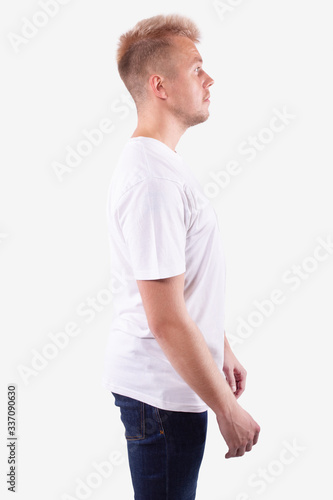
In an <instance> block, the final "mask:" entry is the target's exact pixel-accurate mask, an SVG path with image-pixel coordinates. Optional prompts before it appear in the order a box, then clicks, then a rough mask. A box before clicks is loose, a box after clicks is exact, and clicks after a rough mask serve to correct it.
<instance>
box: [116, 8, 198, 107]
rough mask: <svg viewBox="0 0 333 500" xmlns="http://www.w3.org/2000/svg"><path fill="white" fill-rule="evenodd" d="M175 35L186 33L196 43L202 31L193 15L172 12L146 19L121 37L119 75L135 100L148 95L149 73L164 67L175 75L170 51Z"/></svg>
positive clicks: (139, 101) (184, 34)
mask: <svg viewBox="0 0 333 500" xmlns="http://www.w3.org/2000/svg"><path fill="white" fill-rule="evenodd" d="M174 36H183V37H187V38H189V39H190V40H192V41H193V42H194V43H197V42H199V41H200V40H199V38H200V36H201V35H200V31H199V29H198V27H197V26H196V24H195V23H194V22H193V21H192V20H191V19H189V18H187V17H184V16H180V15H177V14H170V15H159V16H154V17H150V18H148V19H143V20H141V21H139V22H138V23H137V24H136V25H135V26H134V28H132V29H131V30H129V31H128V32H127V33H124V34H123V35H121V37H120V38H119V44H118V50H117V64H118V71H119V75H120V77H121V79H122V80H123V82H124V84H125V86H126V88H127V89H128V91H129V92H130V94H131V95H132V97H133V99H134V101H135V102H136V104H139V103H141V102H142V101H143V100H144V98H145V96H146V89H145V83H146V82H147V80H148V78H149V76H150V73H152V72H154V71H157V70H161V69H162V71H163V72H164V73H165V76H168V77H170V78H173V76H174V73H173V67H172V60H171V59H170V52H171V50H172V48H173V43H172V41H173V37H174Z"/></svg>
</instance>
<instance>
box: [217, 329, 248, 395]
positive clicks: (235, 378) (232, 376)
mask: <svg viewBox="0 0 333 500" xmlns="http://www.w3.org/2000/svg"><path fill="white" fill-rule="evenodd" d="M223 372H224V374H225V377H226V380H227V382H228V384H229V386H230V388H231V390H232V392H233V393H234V395H235V397H236V399H238V398H239V396H240V395H241V394H242V393H243V392H244V390H245V381H246V375H247V372H246V370H245V368H244V367H243V366H242V365H241V364H240V362H239V361H238V359H237V358H236V356H235V355H234V353H233V352H232V350H231V347H230V345H229V342H228V340H227V338H226V337H225V342H224V363H223Z"/></svg>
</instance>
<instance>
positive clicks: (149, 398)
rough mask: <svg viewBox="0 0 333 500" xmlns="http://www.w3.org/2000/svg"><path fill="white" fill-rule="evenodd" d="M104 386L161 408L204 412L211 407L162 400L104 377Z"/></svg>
mask: <svg viewBox="0 0 333 500" xmlns="http://www.w3.org/2000/svg"><path fill="white" fill-rule="evenodd" d="M102 386H103V387H104V388H105V389H108V390H109V391H111V392H115V393H117V394H121V395H122V396H128V397H129V398H133V399H137V400H138V401H142V402H143V403H147V404H148V405H151V406H155V407H156V408H159V409H161V410H170V411H183V412H191V413H202V412H204V411H206V410H208V409H209V406H208V405H206V404H205V403H204V404H203V405H200V406H199V405H188V404H187V405H186V404H184V403H175V402H172V401H162V400H159V399H156V398H154V397H152V396H149V395H147V394H142V393H140V392H136V391H133V390H132V389H127V388H125V387H119V386H117V385H114V384H112V383H110V382H107V381H106V380H104V379H103V380H102Z"/></svg>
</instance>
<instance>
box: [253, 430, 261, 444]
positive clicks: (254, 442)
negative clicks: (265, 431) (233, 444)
mask: <svg viewBox="0 0 333 500" xmlns="http://www.w3.org/2000/svg"><path fill="white" fill-rule="evenodd" d="M259 432H260V431H258V432H256V433H255V435H254V438H253V444H257V442H258V439H259Z"/></svg>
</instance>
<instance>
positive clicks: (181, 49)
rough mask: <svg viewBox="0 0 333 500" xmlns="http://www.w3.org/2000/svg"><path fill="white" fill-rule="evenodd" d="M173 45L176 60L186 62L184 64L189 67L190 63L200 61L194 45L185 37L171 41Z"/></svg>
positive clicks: (199, 55) (177, 37)
mask: <svg viewBox="0 0 333 500" xmlns="http://www.w3.org/2000/svg"><path fill="white" fill-rule="evenodd" d="M173 44H174V46H175V49H176V50H175V54H176V57H177V59H180V60H182V61H185V60H186V63H187V64H188V65H191V64H192V63H195V62H198V61H201V62H202V58H201V54H200V52H199V51H198V49H197V47H196V45H195V43H194V42H192V40H190V39H189V38H187V37H185V36H176V37H174V39H173Z"/></svg>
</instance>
